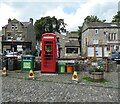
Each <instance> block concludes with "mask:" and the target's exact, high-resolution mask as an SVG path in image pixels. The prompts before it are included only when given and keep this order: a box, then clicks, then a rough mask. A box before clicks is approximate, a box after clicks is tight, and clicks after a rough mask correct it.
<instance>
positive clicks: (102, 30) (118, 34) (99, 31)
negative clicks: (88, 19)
mask: <svg viewBox="0 0 120 104" xmlns="http://www.w3.org/2000/svg"><path fill="white" fill-rule="evenodd" d="M81 44H82V49H81V50H82V55H83V56H85V55H86V48H87V46H89V45H97V46H99V45H107V46H110V47H111V48H112V51H113V50H116V51H120V24H118V23H101V22H92V23H84V24H83V30H82V42H81Z"/></svg>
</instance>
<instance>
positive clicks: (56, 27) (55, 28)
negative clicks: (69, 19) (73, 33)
mask: <svg viewBox="0 0 120 104" xmlns="http://www.w3.org/2000/svg"><path fill="white" fill-rule="evenodd" d="M66 25H67V24H66V23H64V19H57V18H55V16H53V17H50V16H46V17H42V18H41V19H39V20H36V22H35V24H34V28H35V32H36V39H37V40H41V37H42V34H43V33H54V32H58V33H61V32H66V29H65V27H66Z"/></svg>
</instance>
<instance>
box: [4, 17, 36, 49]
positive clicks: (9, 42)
mask: <svg viewBox="0 0 120 104" xmlns="http://www.w3.org/2000/svg"><path fill="white" fill-rule="evenodd" d="M2 34H3V40H2V49H3V51H4V50H6V51H11V50H14V51H22V50H23V49H26V50H28V51H29V50H34V49H35V45H36V36H35V32H34V26H33V19H32V18H30V19H29V21H28V22H20V21H18V20H16V19H13V20H11V19H10V18H9V19H8V24H7V25H5V26H3V27H2Z"/></svg>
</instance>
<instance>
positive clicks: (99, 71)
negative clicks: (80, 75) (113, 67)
mask: <svg viewBox="0 0 120 104" xmlns="http://www.w3.org/2000/svg"><path fill="white" fill-rule="evenodd" d="M89 74H90V78H91V79H93V80H102V79H104V68H103V67H102V66H94V67H92V70H90V72H89Z"/></svg>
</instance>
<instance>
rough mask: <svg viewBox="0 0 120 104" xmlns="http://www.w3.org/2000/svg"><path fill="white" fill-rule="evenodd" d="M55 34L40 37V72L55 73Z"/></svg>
mask: <svg viewBox="0 0 120 104" xmlns="http://www.w3.org/2000/svg"><path fill="white" fill-rule="evenodd" d="M56 55H57V49H56V34H53V33H45V34H43V35H42V53H41V72H56Z"/></svg>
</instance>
